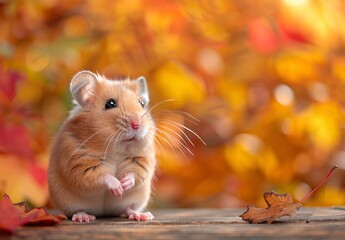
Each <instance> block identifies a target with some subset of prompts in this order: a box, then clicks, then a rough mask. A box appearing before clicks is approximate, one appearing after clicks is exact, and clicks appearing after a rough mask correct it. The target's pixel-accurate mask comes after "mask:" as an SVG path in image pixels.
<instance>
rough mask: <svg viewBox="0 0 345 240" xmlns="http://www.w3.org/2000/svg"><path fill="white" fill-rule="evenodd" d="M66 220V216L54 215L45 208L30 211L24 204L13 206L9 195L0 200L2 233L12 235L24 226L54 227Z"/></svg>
mask: <svg viewBox="0 0 345 240" xmlns="http://www.w3.org/2000/svg"><path fill="white" fill-rule="evenodd" d="M65 219H67V218H66V216H65V215H52V214H50V213H48V212H47V211H46V210H45V209H44V208H34V209H31V210H29V211H28V210H27V209H26V207H25V204H24V203H18V204H13V203H12V201H11V199H10V197H9V196H8V195H7V194H4V196H3V199H1V200H0V232H1V231H4V232H10V233H12V232H14V231H15V230H16V229H17V228H18V227H20V226H23V225H31V226H32V225H35V226H52V225H56V224H58V223H60V222H61V220H65Z"/></svg>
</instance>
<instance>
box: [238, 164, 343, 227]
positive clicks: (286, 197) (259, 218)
mask: <svg viewBox="0 0 345 240" xmlns="http://www.w3.org/2000/svg"><path fill="white" fill-rule="evenodd" d="M337 168H338V167H337V166H334V167H332V168H331V169H330V170H329V171H328V173H327V175H326V176H325V177H324V178H323V179H322V180H321V182H320V183H319V184H318V185H317V186H316V187H315V188H314V189H313V190H312V191H311V192H310V193H308V194H307V195H306V196H305V197H304V198H303V199H302V200H300V201H298V202H294V201H293V199H292V197H291V195H290V194H289V193H285V194H279V193H275V192H265V193H264V199H265V201H266V204H267V206H268V207H267V208H256V207H253V206H251V205H249V206H248V207H247V210H246V211H245V212H244V213H242V214H241V215H240V217H241V218H242V220H244V221H247V222H249V223H272V222H273V221H275V220H276V219H277V218H280V217H283V216H290V217H291V216H293V215H294V214H295V213H296V211H297V210H298V209H299V208H300V207H302V203H303V202H304V201H305V200H306V199H307V198H309V197H310V196H311V195H312V194H313V193H314V192H315V191H316V190H317V189H319V188H320V187H321V186H322V185H323V184H324V182H326V181H327V179H328V178H329V177H330V176H331V175H332V173H333V171H334V170H335V169H337Z"/></svg>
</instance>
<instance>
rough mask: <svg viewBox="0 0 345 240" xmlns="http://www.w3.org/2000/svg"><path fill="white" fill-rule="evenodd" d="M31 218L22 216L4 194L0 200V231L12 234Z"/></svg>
mask: <svg viewBox="0 0 345 240" xmlns="http://www.w3.org/2000/svg"><path fill="white" fill-rule="evenodd" d="M30 218H32V216H23V215H22V214H21V212H20V211H18V206H14V205H13V204H12V201H11V199H10V197H9V196H8V195H6V194H4V196H3V198H2V199H1V200H0V231H5V232H13V231H14V230H16V229H17V228H18V227H19V226H22V225H23V224H25V223H26V222H27V221H29V220H30Z"/></svg>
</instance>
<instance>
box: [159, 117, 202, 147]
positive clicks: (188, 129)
mask: <svg viewBox="0 0 345 240" xmlns="http://www.w3.org/2000/svg"><path fill="white" fill-rule="evenodd" d="M170 122H171V123H174V124H176V125H178V126H180V127H181V128H183V129H185V130H187V131H188V132H190V133H192V134H193V135H194V136H195V137H197V138H198V139H199V140H200V141H201V142H202V143H203V144H204V145H205V146H206V143H205V142H204V140H202V138H201V137H200V136H199V135H198V134H197V133H196V132H194V131H193V130H192V129H190V128H188V127H186V126H184V125H183V124H181V123H178V122H176V121H173V120H170ZM162 123H169V122H168V121H162Z"/></svg>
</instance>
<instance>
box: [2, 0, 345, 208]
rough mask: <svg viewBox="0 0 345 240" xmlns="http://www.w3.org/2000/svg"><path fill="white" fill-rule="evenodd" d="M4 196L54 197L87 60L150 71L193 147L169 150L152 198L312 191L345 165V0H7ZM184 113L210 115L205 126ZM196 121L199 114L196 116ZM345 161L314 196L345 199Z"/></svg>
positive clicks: (258, 198)
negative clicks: (56, 157)
mask: <svg viewBox="0 0 345 240" xmlns="http://www.w3.org/2000/svg"><path fill="white" fill-rule="evenodd" d="M0 10H1V11H0V29H1V30H0V106H1V113H0V193H3V192H6V193H8V194H9V195H10V196H11V198H12V199H13V201H14V202H17V201H21V200H27V201H29V202H31V203H32V204H33V205H36V206H41V205H44V204H46V203H47V202H48V194H47V181H46V175H47V164H48V160H49V150H50V144H51V142H52V139H53V137H54V134H55V133H56V131H57V129H58V128H59V126H60V124H61V123H62V121H63V119H64V118H65V117H66V116H67V114H68V111H69V110H70V109H71V102H70V100H71V97H70V93H69V81H70V79H71V77H72V76H73V75H74V74H75V73H76V72H77V71H79V70H83V69H89V70H92V71H95V72H99V73H102V74H104V75H106V76H107V77H109V78H117V77H119V78H122V77H127V76H130V77H133V78H134V77H138V76H141V75H143V76H146V78H147V79H148V83H149V87H150V93H151V99H152V103H151V104H152V105H154V104H156V103H158V102H160V101H164V100H166V99H176V102H177V103H178V104H175V105H173V106H171V105H172V104H168V103H167V104H162V106H161V109H163V110H164V108H165V107H166V108H167V109H171V108H173V110H175V114H173V116H171V118H173V120H174V121H176V122H178V123H183V124H184V125H186V126H187V127H189V128H191V129H192V130H193V131H194V132H197V133H198V134H199V135H200V136H201V138H202V139H203V140H204V141H205V142H206V144H207V145H206V146H204V145H203V144H202V143H201V141H199V140H198V139H197V138H196V137H195V136H193V134H190V133H189V132H188V131H185V134H186V135H187V134H188V136H189V137H190V138H191V139H192V141H193V143H194V144H195V146H192V145H191V144H189V147H190V149H191V151H192V152H193V153H194V156H191V155H190V154H189V153H188V152H187V153H186V154H185V155H183V154H181V153H180V151H179V150H178V149H177V150H176V149H171V148H170V147H169V146H165V147H164V150H163V151H159V155H158V157H159V169H158V173H157V176H158V181H157V182H156V183H155V190H154V195H153V201H152V206H154V207H238V206H244V205H246V204H247V203H252V204H259V205H260V204H261V206H263V205H264V203H263V200H262V193H263V192H264V191H269V190H275V191H278V192H282V193H283V192H290V193H291V194H292V195H293V197H294V198H297V199H300V198H301V197H302V196H304V195H305V194H306V193H307V192H308V191H310V189H311V187H313V186H315V185H316V184H317V183H318V182H319V181H320V179H321V178H322V176H323V175H324V174H325V173H326V172H327V170H328V169H329V167H330V166H331V165H334V164H338V165H339V167H341V168H343V169H344V168H345V142H344V131H345V129H344V126H345V125H344V123H345V118H344V116H345V112H344V103H345V28H343V27H342V24H341V23H344V22H345V2H344V1H341V0H328V1H323V0H264V1H252V0H232V1H229V0H217V1H211V0H201V1H187V0H176V1H168V0H128V1H112V0H84V1H79V0H69V1H58V0H40V1H26V0H2V1H0ZM179 111H185V112H187V113H190V114H192V115H193V116H195V117H196V118H198V119H199V120H200V123H199V125H194V124H193V123H191V122H190V121H187V119H188V118H187V117H186V118H183V114H182V113H181V114H178V113H179ZM189 119H190V118H189ZM344 187H345V175H344V172H343V171H342V170H339V171H338V172H337V173H336V174H334V175H333V177H332V179H331V180H330V181H329V182H328V183H327V184H326V186H324V187H323V188H322V189H320V191H319V192H318V193H317V194H316V195H315V196H314V197H313V199H312V200H311V201H309V202H308V203H306V205H308V204H309V205H344V204H345V188H344Z"/></svg>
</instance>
